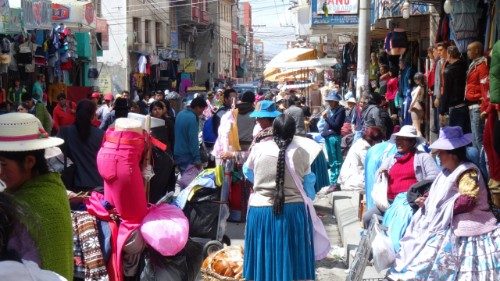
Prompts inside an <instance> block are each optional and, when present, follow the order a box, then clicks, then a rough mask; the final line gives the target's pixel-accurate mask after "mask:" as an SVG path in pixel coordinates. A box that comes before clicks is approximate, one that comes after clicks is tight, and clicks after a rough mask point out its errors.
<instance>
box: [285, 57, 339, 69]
mask: <svg viewBox="0 0 500 281" xmlns="http://www.w3.org/2000/svg"><path fill="white" fill-rule="evenodd" d="M336 64H337V60H336V59H334V58H322V59H315V60H303V61H294V62H283V63H279V64H276V65H275V66H276V67H278V68H283V69H287V70H292V69H295V70H297V69H316V68H329V67H331V66H334V65H336Z"/></svg>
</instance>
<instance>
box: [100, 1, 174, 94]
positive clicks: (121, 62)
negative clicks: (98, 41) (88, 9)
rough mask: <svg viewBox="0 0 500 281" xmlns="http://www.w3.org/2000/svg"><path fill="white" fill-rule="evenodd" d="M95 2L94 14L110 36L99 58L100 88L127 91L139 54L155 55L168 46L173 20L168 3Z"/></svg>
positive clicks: (137, 63)
mask: <svg viewBox="0 0 500 281" xmlns="http://www.w3.org/2000/svg"><path fill="white" fill-rule="evenodd" d="M96 2H98V3H96V9H97V14H98V15H102V17H103V18H104V19H106V20H107V21H108V24H109V37H110V38H109V50H104V51H103V56H102V57H100V58H98V63H99V64H100V65H101V66H102V68H101V75H100V77H99V86H100V88H101V91H103V92H107V91H112V92H113V93H115V94H116V93H119V92H120V91H122V90H128V89H130V80H131V74H133V73H136V72H138V68H139V58H140V57H141V56H142V55H153V56H156V55H158V52H159V50H163V49H165V48H167V47H170V43H171V40H170V38H171V33H172V32H174V33H175V31H176V24H173V22H175V18H171V17H170V15H173V13H171V12H170V9H171V6H170V1H138V0H136V1H131V0H113V1H102V0H101V1H99V0H97V1H96ZM101 66H99V67H101Z"/></svg>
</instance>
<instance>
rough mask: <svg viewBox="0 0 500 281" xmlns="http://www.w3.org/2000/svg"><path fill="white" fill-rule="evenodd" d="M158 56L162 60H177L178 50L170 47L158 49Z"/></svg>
mask: <svg viewBox="0 0 500 281" xmlns="http://www.w3.org/2000/svg"><path fill="white" fill-rule="evenodd" d="M158 56H159V57H160V59H162V60H179V52H178V51H177V50H172V49H161V48H160V49H158Z"/></svg>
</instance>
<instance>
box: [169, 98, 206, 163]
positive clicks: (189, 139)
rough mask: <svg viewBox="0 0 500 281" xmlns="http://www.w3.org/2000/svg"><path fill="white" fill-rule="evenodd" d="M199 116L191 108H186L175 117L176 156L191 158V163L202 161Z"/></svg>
mask: <svg viewBox="0 0 500 281" xmlns="http://www.w3.org/2000/svg"><path fill="white" fill-rule="evenodd" d="M198 129H199V124H198V117H197V116H196V114H195V113H194V112H193V111H192V110H191V109H189V108H188V109H184V110H182V111H181V112H179V114H177V117H176V118H175V129H174V133H175V143H174V156H175V157H182V158H189V159H190V160H191V163H193V164H194V163H201V158H200V146H199V142H198Z"/></svg>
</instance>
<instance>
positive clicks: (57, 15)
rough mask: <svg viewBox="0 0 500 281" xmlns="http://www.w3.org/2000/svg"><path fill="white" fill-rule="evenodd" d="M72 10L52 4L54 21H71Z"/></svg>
mask: <svg viewBox="0 0 500 281" xmlns="http://www.w3.org/2000/svg"><path fill="white" fill-rule="evenodd" d="M69 12H70V8H69V7H68V6H64V5H62V4H57V3H52V20H53V21H62V20H67V19H69Z"/></svg>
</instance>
